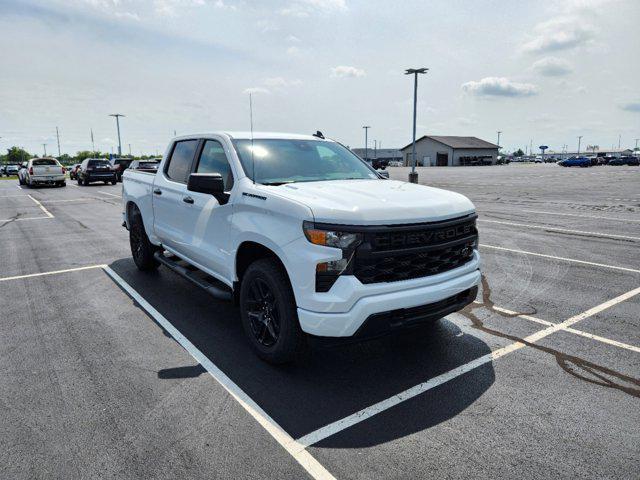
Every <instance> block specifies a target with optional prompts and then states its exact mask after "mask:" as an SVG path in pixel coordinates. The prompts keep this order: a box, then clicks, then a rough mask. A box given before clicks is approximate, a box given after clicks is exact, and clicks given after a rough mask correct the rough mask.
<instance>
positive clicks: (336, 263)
mask: <svg viewBox="0 0 640 480" xmlns="http://www.w3.org/2000/svg"><path fill="white" fill-rule="evenodd" d="M348 264H349V260H348V259H347V258H341V259H340V260H332V261H331V262H322V263H319V264H317V265H316V273H334V274H337V275H340V274H341V273H342V272H343V271H344V270H345V269H346V268H347V265H348Z"/></svg>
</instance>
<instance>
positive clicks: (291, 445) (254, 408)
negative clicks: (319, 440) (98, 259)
mask: <svg viewBox="0 0 640 480" xmlns="http://www.w3.org/2000/svg"><path fill="white" fill-rule="evenodd" d="M104 271H105V272H106V273H107V274H108V275H109V276H110V277H111V278H112V279H113V280H114V281H115V282H116V283H117V284H118V285H119V286H120V287H121V288H122V289H123V290H124V291H125V292H126V293H127V294H128V295H129V296H130V297H131V298H133V299H134V300H135V301H136V302H137V303H138V305H140V307H142V309H143V310H145V311H146V312H147V314H148V315H150V316H151V317H152V318H153V319H154V320H155V321H156V322H157V323H158V324H159V325H161V326H162V328H164V329H165V331H167V332H168V333H169V335H171V336H172V337H173V338H174V339H175V340H176V341H177V342H178V343H179V344H180V345H181V346H182V347H183V348H184V349H185V350H186V351H187V352H189V354H190V355H191V356H192V357H193V358H194V359H195V360H196V361H197V362H198V363H200V365H202V366H203V367H204V368H205V369H206V370H207V372H209V374H210V375H211V376H212V377H213V378H214V380H216V381H217V382H218V383H219V384H220V385H221V386H222V387H223V388H224V389H225V390H226V391H227V392H228V393H229V394H230V395H231V396H232V397H233V398H234V399H235V400H236V401H237V402H238V403H239V404H240V405H241V406H242V407H243V408H244V409H245V410H246V411H247V412H248V413H249V414H250V415H251V416H252V417H253V418H254V419H255V420H256V421H257V422H258V423H259V424H260V425H261V426H262V427H263V428H264V429H265V430H266V431H267V432H268V433H269V434H270V435H271V436H272V437H273V438H274V439H275V440H276V441H277V442H278V443H279V444H280V445H281V446H282V447H283V448H284V449H285V450H286V451H287V452H288V453H289V454H290V455H291V456H292V457H293V458H294V459H295V460H296V461H297V462H298V463H299V464H300V465H301V466H302V467H303V468H304V469H305V470H306V471H307V473H309V475H311V476H312V477H313V478H315V479H322V480H330V479H334V480H335V477H334V476H333V475H331V473H329V471H328V470H327V469H325V468H324V467H323V466H322V465H321V464H320V462H318V461H317V460H316V459H315V457H313V456H312V455H311V454H310V453H309V452H308V451H307V450H305V449H304V447H302V446H300V445H299V444H298V443H297V442H296V441H295V440H294V439H293V437H291V435H289V434H288V433H287V432H285V431H284V429H283V428H282V427H280V425H278V424H277V423H276V422H275V421H274V420H273V419H272V418H271V417H270V416H269V415H268V414H267V413H266V412H265V411H264V410H263V409H262V408H260V406H259V405H258V404H257V403H256V402H254V401H253V400H252V399H251V397H249V395H247V394H246V393H245V392H244V391H243V390H242V389H241V388H240V387H239V386H238V385H236V384H235V383H234V382H233V381H232V380H231V379H230V378H229V377H228V376H227V375H226V374H225V373H224V372H223V371H222V370H220V369H219V368H218V367H217V366H216V365H215V364H214V363H213V362H212V361H211V360H209V358H208V357H207V356H205V355H204V354H203V353H202V352H201V351H200V350H198V349H197V348H196V347H195V345H193V344H192V343H191V342H190V341H189V340H188V339H187V338H186V337H185V336H184V335H182V333H180V331H179V330H178V329H177V328H175V327H174V326H173V324H172V323H171V322H170V321H169V320H167V319H166V318H165V317H164V316H163V315H162V314H161V313H160V312H158V311H157V310H156V309H155V308H153V306H152V305H151V304H150V303H149V302H147V301H146V300H145V299H144V298H143V297H142V296H141V295H140V294H139V293H138V292H137V291H136V290H134V289H133V287H131V285H129V284H128V283H127V282H126V281H125V280H124V279H123V278H122V277H120V275H118V274H117V273H116V272H114V271H113V270H112V269H111V268H110V267H108V266H106V265H105V266H104Z"/></svg>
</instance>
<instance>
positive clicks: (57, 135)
mask: <svg viewBox="0 0 640 480" xmlns="http://www.w3.org/2000/svg"><path fill="white" fill-rule="evenodd" d="M56 138H57V139H58V158H60V157H61V156H62V154H61V153H60V133H59V132H58V127H56Z"/></svg>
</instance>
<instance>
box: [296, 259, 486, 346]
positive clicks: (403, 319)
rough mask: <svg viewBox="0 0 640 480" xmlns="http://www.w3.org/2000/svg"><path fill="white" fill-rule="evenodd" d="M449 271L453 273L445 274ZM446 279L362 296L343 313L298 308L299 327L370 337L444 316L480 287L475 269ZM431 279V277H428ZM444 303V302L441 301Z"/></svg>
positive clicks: (319, 332) (330, 334)
mask: <svg viewBox="0 0 640 480" xmlns="http://www.w3.org/2000/svg"><path fill="white" fill-rule="evenodd" d="M473 263H476V262H473ZM476 265H477V264H476ZM467 268H468V267H466V266H465V267H461V268H460V269H456V270H459V271H461V270H466V269H467ZM453 272H455V270H452V271H450V272H446V273H449V274H451V273H453ZM441 275H444V274H441ZM447 277H449V278H447V279H446V280H442V281H440V282H437V283H428V284H422V285H418V286H415V287H413V288H406V289H403V290H395V291H387V292H386V293H385V292H380V293H377V294H374V295H369V296H363V297H362V298H360V299H359V300H357V301H356V302H355V303H354V304H353V305H352V306H351V308H350V309H349V310H348V311H346V312H340V313H331V312H326V311H325V312H316V311H310V310H306V309H304V308H298V319H299V321H300V327H301V328H302V330H303V331H304V332H306V333H309V334H311V335H316V336H321V337H352V336H355V337H360V336H371V335H372V334H373V335H379V334H381V333H384V331H386V330H393V329H395V328H400V327H403V326H408V325H410V324H414V323H416V321H420V320H424V319H428V318H435V317H437V316H438V315H440V316H444V315H447V314H449V313H452V312H454V311H457V310H459V309H461V308H463V307H464V306H465V305H467V304H468V303H470V302H472V301H473V300H474V299H475V293H476V292H477V287H478V285H479V284H480V270H479V269H477V268H476V269H474V270H472V271H467V272H466V273H462V274H460V275H457V276H453V277H451V276H449V275H447ZM427 278H429V277H427ZM432 279H433V277H431V280H432ZM341 280H343V281H347V282H353V281H355V282H357V283H360V282H358V280H357V279H355V278H354V277H342V278H341ZM394 283H409V282H394ZM411 283H414V284H415V281H411ZM360 285H361V284H360ZM383 285H386V286H390V285H393V284H388V283H387V284H383ZM336 286H337V284H336ZM380 286H382V285H380ZM467 291H468V293H465V294H464V295H463V296H461V297H459V298H456V297H457V296H459V294H461V293H463V292H467ZM471 297H473V298H471ZM445 300H447V302H444V301H445ZM438 302H443V303H441V304H439V305H434V308H433V309H429V308H426V309H422V312H421V311H420V309H416V308H415V307H421V306H426V305H429V304H436V303H438ZM380 314H383V315H380ZM381 319H382V320H381ZM371 325H374V326H373V327H372V326H371ZM387 327H388V328H387Z"/></svg>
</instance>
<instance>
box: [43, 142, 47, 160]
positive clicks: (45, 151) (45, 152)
mask: <svg viewBox="0 0 640 480" xmlns="http://www.w3.org/2000/svg"><path fill="white" fill-rule="evenodd" d="M42 146H43V148H44V156H45V157H46V156H47V144H46V143H43V144H42Z"/></svg>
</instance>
